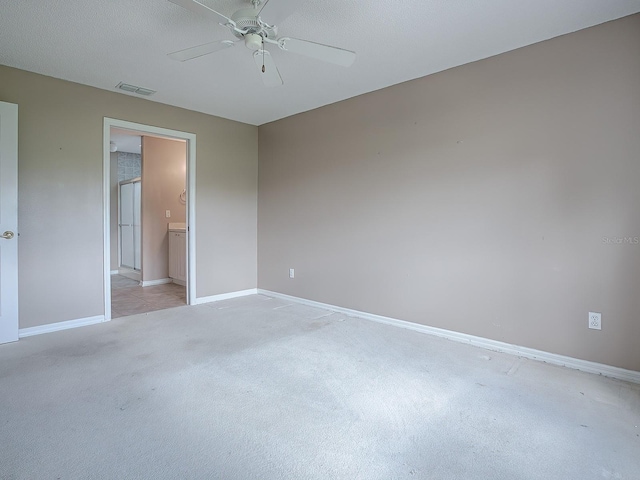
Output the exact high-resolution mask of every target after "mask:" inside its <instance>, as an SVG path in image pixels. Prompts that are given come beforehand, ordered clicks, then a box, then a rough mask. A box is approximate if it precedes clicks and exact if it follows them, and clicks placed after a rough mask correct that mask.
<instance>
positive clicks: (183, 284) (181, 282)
mask: <svg viewBox="0 0 640 480" xmlns="http://www.w3.org/2000/svg"><path fill="white" fill-rule="evenodd" d="M171 283H175V284H176V285H181V286H183V287H186V286H187V282H185V281H184V280H178V279H177V278H172V279H171Z"/></svg>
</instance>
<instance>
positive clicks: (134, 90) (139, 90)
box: [116, 82, 156, 97]
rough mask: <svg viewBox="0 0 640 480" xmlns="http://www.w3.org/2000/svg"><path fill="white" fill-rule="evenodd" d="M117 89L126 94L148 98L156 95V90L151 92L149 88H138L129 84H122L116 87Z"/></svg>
mask: <svg viewBox="0 0 640 480" xmlns="http://www.w3.org/2000/svg"><path fill="white" fill-rule="evenodd" d="M116 88H117V89H120V90H124V91H125V92H131V93H137V94H138V95H144V96H145V97H148V96H149V95H153V94H154V93H156V91H155V90H149V89H148V88H143V87H136V86H135V85H129V84H128V83H123V82H120V83H119V84H118V85H116Z"/></svg>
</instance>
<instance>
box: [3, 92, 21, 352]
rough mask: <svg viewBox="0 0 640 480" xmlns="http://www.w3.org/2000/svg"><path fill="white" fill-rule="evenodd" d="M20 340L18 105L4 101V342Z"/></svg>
mask: <svg viewBox="0 0 640 480" xmlns="http://www.w3.org/2000/svg"><path fill="white" fill-rule="evenodd" d="M16 340H18V106H17V105H14V104H13V103H5V102H0V343H7V342H15V341H16Z"/></svg>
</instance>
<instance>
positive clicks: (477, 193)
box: [258, 15, 640, 370]
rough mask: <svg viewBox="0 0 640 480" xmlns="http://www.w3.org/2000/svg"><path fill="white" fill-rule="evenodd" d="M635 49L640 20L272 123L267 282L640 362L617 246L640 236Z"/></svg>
mask: <svg viewBox="0 0 640 480" xmlns="http://www.w3.org/2000/svg"><path fill="white" fill-rule="evenodd" d="M639 45H640V16H638V15H636V16H633V17H628V18H624V19H621V20H618V21H614V22H611V23H607V24H604V25H601V26H597V27H594V28H590V29H588V30H583V31H580V32H577V33H573V34H570V35H567V36H564V37H560V38H556V39H553V40H550V41H547V42H544V43H540V44H536V45H533V46H529V47H526V48H522V49H520V50H517V51H513V52H510V53H506V54H503V55H500V56H497V57H493V58H489V59H486V60H483V61H479V62H477V63H473V64H469V65H465V66H462V67H459V68H455V69H452V70H449V71H446V72H443V73H440V74H436V75H432V76H429V77H426V78H421V79H418V80H415V81H411V82H408V83H404V84H401V85H397V86H394V87H391V88H387V89H384V90H381V91H377V92H374V93H371V94H367V95H363V96H360V97H357V98H353V99H350V100H347V101H344V102H341V103H338V104H334V105H330V106H327V107H324V108H321V109H318V110H315V111H311V112H308V113H305V114H301V115H297V116H295V117H290V118H287V119H284V120H281V121H278V122H274V123H271V124H267V125H263V126H261V127H260V129H259V134H260V153H259V155H260V175H259V226H258V245H259V251H258V271H259V277H258V285H259V287H260V288H265V289H269V290H273V291H277V292H282V293H286V294H291V295H296V296H299V297H303V298H308V299H312V300H316V301H320V302H327V303H330V304H335V305H340V306H343V307H348V308H354V309H358V310H363V311H366V312H372V313H376V314H380V315H386V316H391V317H395V318H399V319H403V320H408V321H411V322H416V323H420V324H425V325H432V326H435V327H441V328H445V329H450V330H454V331H459V332H465V333H468V334H472V335H478V336H482V337H486V338H490V339H495V340H500V341H503V342H508V343H512V344H517V345H521V346H526V347H532V348H536V349H541V350H545V351H549V352H554V353H558V354H564V355H569V356H572V357H577V358H581V359H587V360H592V361H596V362H602V363H605V364H610V365H614V366H618V367H623V368H628V369H634V370H640V348H638V340H639V339H640V295H639V294H638V285H640V245H638V244H626V245H624V244H623V245H618V244H615V243H614V244H607V243H605V242H604V241H603V237H629V236H631V237H634V236H635V237H637V236H640V215H639V214H638V211H639V208H640V188H639V186H638V185H639V181H640V161H639V157H638V155H639V152H640V55H638V46H639ZM289 268H295V269H296V278H295V279H289V278H288V269H289ZM590 310H591V311H597V312H602V315H603V316H602V321H603V328H602V331H594V330H589V329H588V328H587V312H589V311H590Z"/></svg>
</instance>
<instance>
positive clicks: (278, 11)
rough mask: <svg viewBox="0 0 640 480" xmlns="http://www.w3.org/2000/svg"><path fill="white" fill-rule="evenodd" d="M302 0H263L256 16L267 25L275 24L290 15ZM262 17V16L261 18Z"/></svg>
mask: <svg viewBox="0 0 640 480" xmlns="http://www.w3.org/2000/svg"><path fill="white" fill-rule="evenodd" d="M303 1H304V0H265V2H264V4H263V5H262V8H261V9H260V12H259V13H258V16H259V17H260V18H262V20H264V21H265V22H267V23H268V24H269V25H277V24H279V23H281V22H282V21H283V20H284V19H286V18H287V17H288V16H289V15H291V14H292V13H293V12H294V11H295V10H296V7H297V6H298V5H300V4H301V3H302V2H303ZM263 17H264V18H263Z"/></svg>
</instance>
